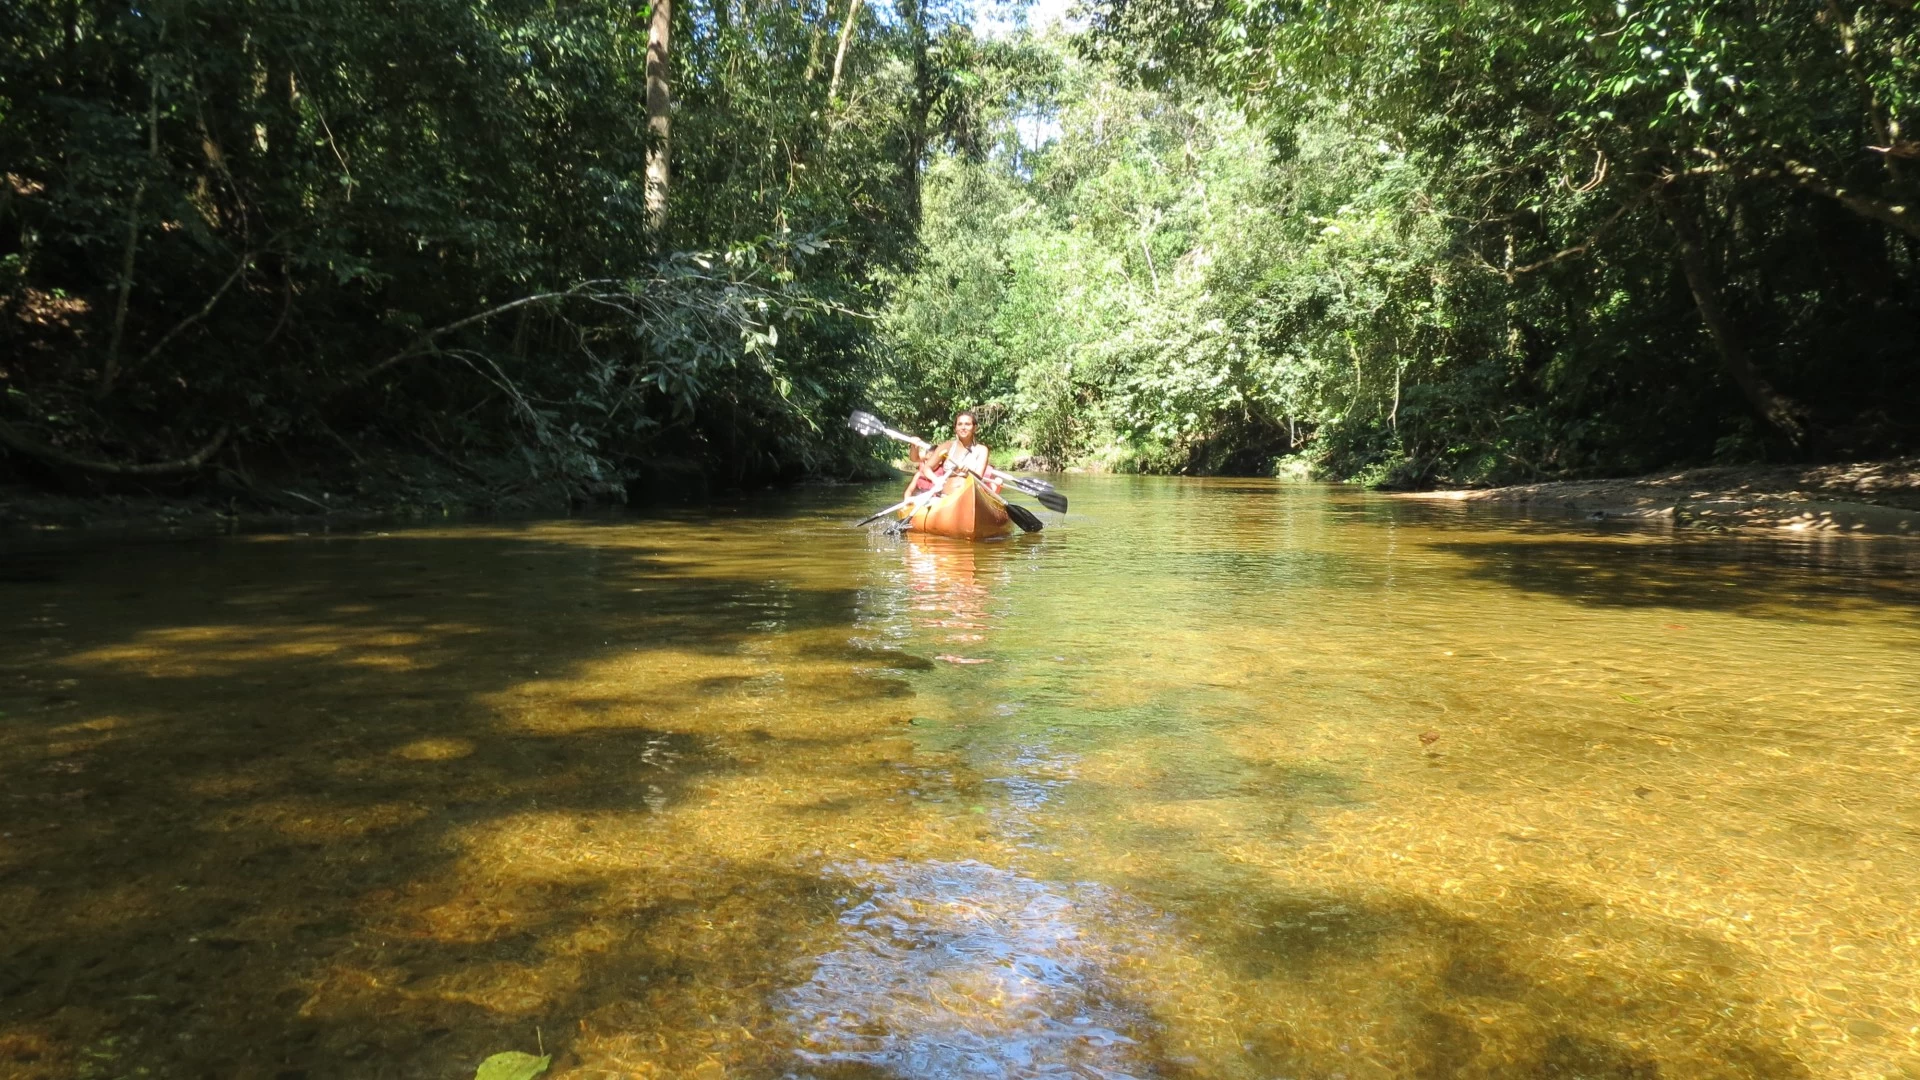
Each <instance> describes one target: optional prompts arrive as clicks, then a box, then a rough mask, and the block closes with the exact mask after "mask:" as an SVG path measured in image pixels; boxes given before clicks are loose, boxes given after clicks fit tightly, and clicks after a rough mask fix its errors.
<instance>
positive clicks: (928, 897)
mask: <svg viewBox="0 0 1920 1080" xmlns="http://www.w3.org/2000/svg"><path fill="white" fill-rule="evenodd" d="M836 871H837V872H838V873H840V874H843V875H845V876H847V877H849V878H852V879H853V880H854V881H856V882H858V883H859V884H860V885H861V886H862V887H864V888H867V889H871V890H872V892H871V894H870V895H869V896H868V898H867V899H866V900H865V901H864V902H862V903H860V904H857V905H855V906H853V907H851V908H849V909H848V910H847V911H846V912H845V913H844V914H842V915H841V917H840V924H841V926H842V927H844V928H845V931H846V938H845V942H844V944H842V946H841V947H840V948H839V949H836V950H834V951H833V952H831V953H828V954H827V955H825V956H823V957H821V958H820V961H819V966H818V967H817V968H815V970H814V973H813V978H812V979H811V980H809V981H808V982H807V983H805V984H804V985H802V986H799V987H797V988H795V989H794V990H792V991H789V992H788V993H787V994H786V995H785V999H784V1000H783V1001H782V1002H781V1005H782V1007H783V1008H784V1009H785V1011H786V1013H787V1016H788V1019H789V1021H790V1022H791V1023H792V1024H793V1026H794V1028H795V1029H796V1030H797V1031H798V1032H800V1033H801V1036H802V1039H801V1047H800V1049H799V1050H798V1051H797V1055H798V1057H799V1058H800V1060H801V1062H802V1063H803V1065H802V1068H801V1069H800V1071H798V1072H793V1073H789V1074H788V1076H789V1077H790V1078H794V1080H799V1078H806V1077H811V1076H813V1075H814V1074H813V1073H810V1072H808V1071H806V1070H807V1068H808V1067H819V1068H831V1067H833V1066H846V1065H855V1066H866V1067H868V1068H875V1069H879V1070H882V1071H884V1072H887V1073H890V1074H893V1075H896V1076H899V1077H902V1078H904V1080H917V1078H926V1080H944V1078H950V1077H962V1076H965V1077H1002V1078H1009V1080H1011V1078H1019V1077H1060V1076H1070V1077H1084V1078H1090V1080H1091V1078H1097V1080H1131V1078H1145V1077H1149V1076H1151V1075H1152V1070H1151V1068H1150V1067H1149V1066H1148V1065H1147V1064H1146V1063H1145V1062H1144V1061H1142V1060H1140V1059H1139V1055H1138V1054H1137V1053H1136V1042H1135V1039H1134V1038H1133V1037H1131V1036H1130V1035H1129V1034H1128V1033H1129V1032H1132V1033H1135V1034H1137V1033H1138V1032H1139V1030H1140V1029H1141V1028H1142V1027H1143V1026H1144V1024H1145V1022H1146V1021H1145V1013H1144V1010H1142V1009H1141V1008H1140V1007H1138V1006H1137V1005H1134V1004H1132V1003H1130V1002H1128V1001H1125V1000H1122V999H1121V998H1120V996H1119V995H1118V994H1116V993H1115V990H1114V988H1113V987H1112V986H1111V985H1110V980H1109V979H1108V977H1107V972H1108V971H1109V970H1110V969H1111V968H1112V967H1113V966H1114V964H1115V962H1116V961H1119V960H1122V959H1124V958H1126V957H1127V956H1130V955H1133V954H1134V953H1135V952H1136V949H1135V948H1134V947H1133V946H1131V945H1130V944H1129V943H1128V942H1127V941H1125V940H1116V939H1114V937H1112V936H1111V935H1112V933H1113V932H1114V931H1115V930H1119V929H1120V928H1128V929H1130V930H1132V931H1133V932H1134V933H1139V932H1141V931H1149V932H1150V931H1151V928H1152V924H1153V922H1154V916H1153V915H1152V914H1151V913H1149V912H1146V911H1145V910H1144V909H1141V908H1139V907H1137V906H1136V905H1132V904H1129V903H1127V902H1125V901H1124V900H1123V899H1121V898H1119V897H1117V896H1115V895H1114V894H1113V893H1112V892H1111V891H1109V890H1106V889H1102V888H1100V887H1098V886H1092V885H1060V884H1056V883H1049V882H1043V881H1038V880H1035V879H1033V878H1029V877H1024V876H1021V875H1019V874H1015V873H1012V872H1010V871H1006V870H1000V869H996V868H994V867H991V866H987V865H985V864H983V863H979V862H972V861H968V862H957V863H942V862H925V863H908V862H890V863H882V864H872V863H856V864H852V865H848V866H841V867H837V868H836ZM1094 928H1098V930H1099V933H1098V935H1096V934H1095V933H1094V932H1093V930H1094Z"/></svg>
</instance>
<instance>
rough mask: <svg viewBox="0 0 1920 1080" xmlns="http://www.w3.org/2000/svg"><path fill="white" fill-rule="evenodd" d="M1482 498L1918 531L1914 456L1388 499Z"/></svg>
mask: <svg viewBox="0 0 1920 1080" xmlns="http://www.w3.org/2000/svg"><path fill="white" fill-rule="evenodd" d="M1393 497H1394V498H1398V499H1410V500H1416V501H1426V502H1457V503H1470V504H1487V505H1493V506H1501V507H1507V508H1513V509H1520V510H1523V511H1526V512H1528V513H1532V514H1536V515H1539V516H1546V517H1567V518H1586V519H1590V520H1596V521H1604V520H1608V519H1619V520H1627V521H1644V522H1648V523H1660V522H1666V523H1671V524H1672V525H1675V526H1680V527H1686V528H1698V529H1708V530H1716V531H1718V530H1729V529H1742V530H1783V531H1791V532H1818V533H1845V534H1859V535H1871V536H1920V457H1908V458H1898V459H1894V460H1891V461H1873V462H1858V463H1854V464H1844V465H1805V466H1803V465H1741V466H1715V467H1710V468H1702V469H1687V470H1684V471H1681V472H1672V473H1651V474H1648V475H1646V476H1638V477H1632V478H1628V479H1621V480H1574V481H1556V482H1553V483H1544V484H1519V485H1514V486H1512V487H1500V488H1484V489H1477V490H1461V491H1417V492H1406V493H1400V494H1396V495H1394V496H1393Z"/></svg>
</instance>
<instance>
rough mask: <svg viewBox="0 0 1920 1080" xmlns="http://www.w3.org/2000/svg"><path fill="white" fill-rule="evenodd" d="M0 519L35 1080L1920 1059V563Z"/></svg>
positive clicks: (1222, 519)
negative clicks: (140, 536) (184, 527)
mask: <svg viewBox="0 0 1920 1080" xmlns="http://www.w3.org/2000/svg"><path fill="white" fill-rule="evenodd" d="M1061 486H1062V488H1063V490H1065V491H1066V492H1067V493H1068V494H1069V495H1070V496H1071V497H1072V499H1073V507H1072V511H1073V512H1072V513H1071V515H1069V516H1068V517H1067V518H1066V519H1065V520H1061V519H1059V518H1057V517H1054V516H1053V515H1047V516H1048V518H1049V521H1050V526H1049V528H1048V529H1047V531H1046V532H1044V533H1042V534H1039V535H1034V536H1020V537H1015V538H1013V539H1010V540H1007V541H1005V542H1001V543H993V544H966V543H959V542H947V541H940V540H931V539H928V540H900V539H896V538H892V537H888V536H886V535H884V534H882V533H878V532H871V531H860V530H855V529H852V528H849V523H850V522H851V521H853V520H855V519H857V518H858V517H859V516H861V515H862V514H863V513H865V512H866V511H867V510H868V509H871V508H876V507H878V506H879V505H881V504H883V503H885V502H887V501H890V497H889V490H888V489H882V488H838V489H811V490H803V491H797V492H792V493H786V494H781V495H777V496H767V497H761V498H756V499H753V500H744V501H740V502H737V503H722V504H718V505H716V506H714V507H711V508H707V509H700V510H688V511H682V512H669V513H664V514H661V515H657V516H652V517H590V518H582V519H572V520H553V521H533V522H516V523H479V524H474V523H467V524H452V525H446V526H435V527H399V526H395V527H392V528H390V529H381V530H368V531H356V532H351V533H344V534H332V535H328V534H322V533H314V534H311V535H286V534H274V535H242V536H233V537H223V538H216V539H205V538H203V539H192V540H165V541H155V540H149V541H143V542H128V541H125V540H115V539H113V538H108V537H99V536H79V537H74V538H60V537H57V536H56V537H53V538H29V537H21V536H14V537H10V538H6V539H5V540H0V544H4V545H5V546H4V547H0V770H4V771H3V772H0V775H4V776H5V777H6V784H5V791H4V793H0V830H3V831H4V836H0V928H4V931H0V1075H5V1076H21V1077H49V1078H55V1077H57V1078H63V1080H64V1078H82V1077H131V1076H152V1077H188V1076H193V1077H199V1076H218V1077H260V1078H274V1080H302V1078H313V1080H319V1078H331V1077H363V1078H379V1077H395V1078H398V1077H449V1078H452V1077H461V1078H464V1077H467V1076H471V1075H472V1070H473V1068H474V1066H475V1065H476V1064H477V1063H478V1062H479V1060H480V1059H481V1058H483V1057H485V1056H487V1055H488V1054H491V1053H494V1052H496V1051H502V1050H523V1051H527V1052H536V1053H549V1054H553V1055H554V1062H553V1068H552V1072H551V1073H550V1074H549V1075H552V1076H563V1077H570V1078H587V1077H605V1076H632V1077H723V1076H724V1077H765V1078H785V1077H791V1078H817V1080H851V1078H875V1077H900V1078H912V1080H922V1078H925V1080H945V1078H952V1077H1009V1078H1011V1077H1056V1076H1073V1077H1102V1078H1118V1077H1137V1078H1146V1077H1162V1078H1181V1080H1188V1078H1191V1080H1202V1078H1209V1080H1210V1078H1221V1080H1226V1078H1234V1080H1240V1078H1245V1080H1275V1078H1290V1080H1304V1078H1321V1080H1359V1078H1375V1077H1378V1078H1386V1077H1547V1078H1574V1077H1585V1078H1601V1080H1615V1078H1618V1080H1628V1078H1636V1080H1645V1078H1652V1077H1656V1076H1657V1077H1660V1078H1663V1080H1673V1078H1681V1077H1756V1078H1791V1077H1863V1076H1893V1077H1899V1076H1906V1077H1920V1026H1917V1025H1920V907H1916V904H1915V903H1914V899H1913V898H1914V896H1915V895H1916V893H1920V618H1917V617H1916V616H1920V544H1915V543H1914V542H1913V541H1910V540H1868V539H1860V538H1817V537H1815V538H1805V537H1802V538H1784V539H1783V538H1778V537H1766V538H1762V537H1754V536H1716V535H1711V534H1674V533H1667V532H1657V531H1645V530H1640V531H1636V530H1633V529H1626V528H1619V527H1608V526H1605V525H1604V524H1589V523H1586V522H1579V521H1576V522H1529V521H1525V520H1521V519H1517V518H1512V517H1503V516H1500V514H1499V513H1498V512H1497V511H1492V510H1487V509H1475V510H1469V509H1465V508H1461V507H1456V506H1415V505H1408V504H1404V503H1398V502H1395V501H1393V500H1390V499H1386V498H1383V497H1379V496H1373V495H1368V494H1365V493H1360V492H1354V491H1346V490H1341V489H1330V488H1322V487H1314V486H1308V485H1288V484H1280V483H1271V482H1264V481H1252V480H1170V479H1151V478H1119V477H1114V478H1081V477H1072V478H1067V479H1065V480H1063V481H1062V483H1061Z"/></svg>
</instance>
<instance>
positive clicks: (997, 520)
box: [900, 473, 1013, 540]
mask: <svg viewBox="0 0 1920 1080" xmlns="http://www.w3.org/2000/svg"><path fill="white" fill-rule="evenodd" d="M900 517H901V519H902V520H904V521H905V522H906V523H907V528H909V529H911V530H912V531H914V532H917V533H931V534H933V535H934V536H953V537H958V538H959V539H962V540H984V539H986V538H988V537H990V536H999V535H1001V534H1003V533H1005V532H1006V531H1007V530H1008V529H1010V528H1012V527H1013V522H1012V521H1010V520H1008V518H1007V508H1006V506H1005V505H1004V504H1002V503H1001V501H1000V500H999V499H998V498H997V497H995V496H994V494H993V493H992V492H990V491H987V490H986V489H984V488H983V487H981V486H980V482H979V481H978V480H975V479H974V478H973V477H972V476H969V475H966V474H964V473H962V474H960V475H958V476H950V477H948V478H947V486H946V487H945V488H943V489H941V492H940V494H938V495H936V496H934V497H933V498H931V499H928V500H926V501H925V502H921V503H915V504H914V505H912V506H909V507H907V508H906V509H904V510H902V511H900Z"/></svg>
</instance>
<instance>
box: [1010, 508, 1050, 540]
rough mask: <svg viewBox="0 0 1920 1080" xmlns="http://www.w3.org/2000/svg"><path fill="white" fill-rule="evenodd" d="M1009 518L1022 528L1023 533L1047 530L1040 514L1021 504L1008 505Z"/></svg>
mask: <svg viewBox="0 0 1920 1080" xmlns="http://www.w3.org/2000/svg"><path fill="white" fill-rule="evenodd" d="M1007 516H1008V517H1010V518H1012V519H1013V523H1014V524H1015V525H1018V526H1020V529H1021V531H1023V532H1030V533H1035V532H1039V531H1040V530H1041V529H1044V528H1046V526H1045V525H1044V524H1042V523H1041V521H1040V517H1039V515H1038V514H1035V513H1034V512H1033V511H1031V510H1029V509H1027V508H1026V507H1024V506H1021V505H1020V504H1019V503H1008V504H1007Z"/></svg>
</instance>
